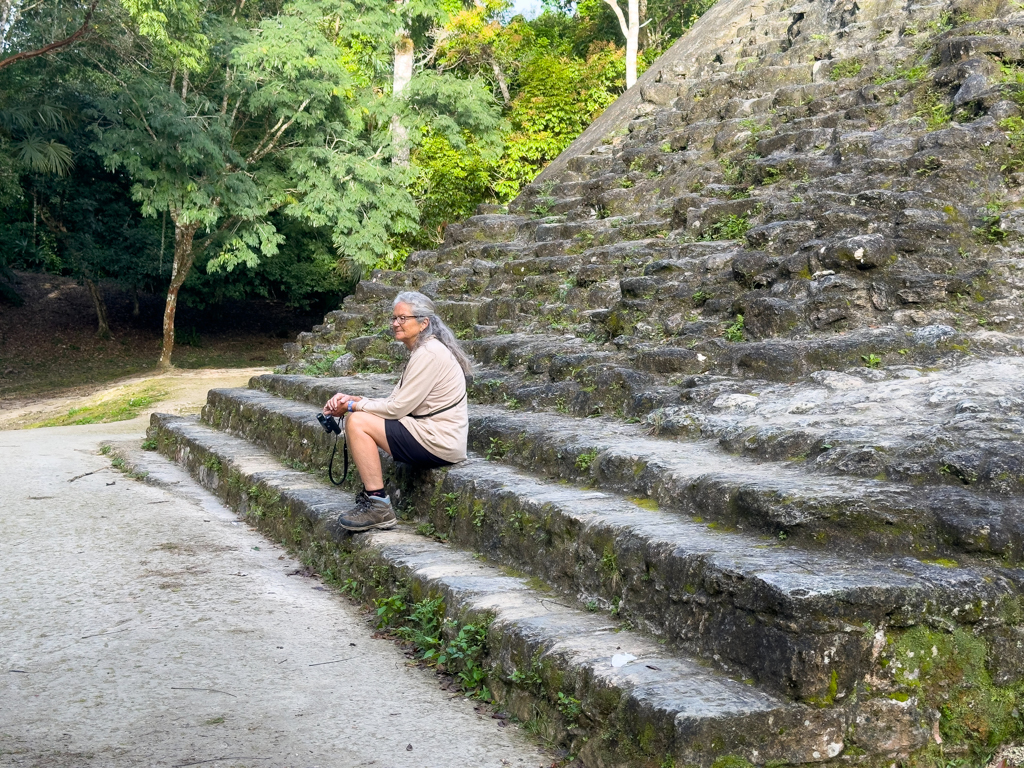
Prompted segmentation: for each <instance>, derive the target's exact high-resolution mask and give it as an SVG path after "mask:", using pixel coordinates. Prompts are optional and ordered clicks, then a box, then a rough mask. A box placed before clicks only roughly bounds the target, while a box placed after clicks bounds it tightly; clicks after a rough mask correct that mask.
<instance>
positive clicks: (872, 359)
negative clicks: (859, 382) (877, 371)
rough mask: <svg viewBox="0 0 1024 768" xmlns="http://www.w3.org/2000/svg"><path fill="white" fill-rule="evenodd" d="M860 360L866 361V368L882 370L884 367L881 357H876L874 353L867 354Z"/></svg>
mask: <svg viewBox="0 0 1024 768" xmlns="http://www.w3.org/2000/svg"><path fill="white" fill-rule="evenodd" d="M860 359H861V360H863V361H864V367H865V368H881V367H882V358H881V357H879V356H878V355H876V354H875V353H873V352H872V353H870V354H867V355H861V356H860Z"/></svg>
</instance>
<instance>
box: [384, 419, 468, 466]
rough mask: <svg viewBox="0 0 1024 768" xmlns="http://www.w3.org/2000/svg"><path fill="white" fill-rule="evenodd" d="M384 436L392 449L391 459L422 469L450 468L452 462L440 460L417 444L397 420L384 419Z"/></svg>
mask: <svg viewBox="0 0 1024 768" xmlns="http://www.w3.org/2000/svg"><path fill="white" fill-rule="evenodd" d="M384 436H385V437H387V439H388V447H389V448H391V458H393V459H394V460H395V461H400V462H402V463H403V464H410V465H412V466H414V467H419V468H420V469H434V468H435V467H450V466H451V465H452V462H450V461H445V460H444V459H439V458H437V456H435V455H434V454H432V453H431V452H430V451H428V450H427V449H426V448H424V447H423V446H422V445H420V444H419V442H417V440H416V438H415V437H413V436H412V433H410V432H409V430H408V429H406V428H405V425H404V424H403V423H402V422H400V421H398V420H396V419H384Z"/></svg>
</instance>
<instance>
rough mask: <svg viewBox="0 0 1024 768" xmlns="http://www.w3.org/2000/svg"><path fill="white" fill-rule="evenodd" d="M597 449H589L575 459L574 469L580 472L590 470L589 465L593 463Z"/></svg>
mask: <svg viewBox="0 0 1024 768" xmlns="http://www.w3.org/2000/svg"><path fill="white" fill-rule="evenodd" d="M597 453H598V451H597V449H596V448H591V449H590V450H588V451H584V452H583V453H581V454H579V455H578V456H577V457H576V469H578V470H580V471H581V472H586V471H587V470H589V469H590V465H591V464H593V463H594V459H596V458H597Z"/></svg>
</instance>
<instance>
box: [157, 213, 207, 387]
mask: <svg viewBox="0 0 1024 768" xmlns="http://www.w3.org/2000/svg"><path fill="white" fill-rule="evenodd" d="M171 220H172V221H173V222H174V264H173V265H172V267H171V284H170V285H169V286H168V287H167V303H166V304H165V305H164V349H163V352H162V353H161V354H160V367H161V368H170V367H171V353H172V352H174V313H175V312H176V311H177V309H178V291H179V290H181V285H182V283H184V282H185V278H186V277H188V273H189V272H191V271H192V260H193V259H194V258H195V255H194V254H193V253H192V238H193V237H194V236H195V234H196V230H197V229H199V225H198V224H180V223H179V222H178V215H177V213H176V212H174V211H172V212H171Z"/></svg>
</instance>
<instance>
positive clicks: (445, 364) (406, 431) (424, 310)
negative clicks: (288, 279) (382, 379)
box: [324, 291, 471, 531]
mask: <svg viewBox="0 0 1024 768" xmlns="http://www.w3.org/2000/svg"><path fill="white" fill-rule="evenodd" d="M391 328H392V330H393V331H394V335H395V339H396V340H397V341H400V342H402V343H403V344H405V346H406V348H407V349H408V350H409V351H410V352H411V353H412V354H411V355H410V356H409V362H408V363H406V366H405V371H404V372H403V373H402V378H401V379H399V381H398V386H396V387H395V389H394V391H393V392H392V393H391V395H390V396H389V397H387V398H365V397H360V396H359V395H346V394H345V393H343V392H339V393H338V394H336V395H335V396H334V397H332V398H331V399H330V400H328V401H327V405H325V406H324V413H326V414H330V415H332V416H345V438H346V440H348V447H349V451H350V452H351V453H352V458H353V459H354V461H355V463H356V468H357V469H358V470H359V477H360V479H361V480H362V481H363V490H362V491H360V492H359V494H358V495H357V496H356V507H355V509H353V510H352V511H351V512H346V513H344V514H342V515H341V517H340V518H339V520H338V522H339V524H340V525H341V526H342V527H343V528H346V529H348V530H350V531H366V530H369V529H370V528H391V527H393V526H394V525H395V523H396V518H395V511H394V509H393V508H392V506H391V498H390V497H389V496H388V495H387V493H385V491H384V474H383V472H382V471H381V466H380V454H379V453H378V452H377V449H378V448H381V449H383V450H384V451H386V452H387V453H388V454H390V455H391V456H392V457H393V458H394V459H395V461H401V462H403V463H406V464H411V465H412V466H414V467H421V468H425V469H432V468H434V467H445V466H449V465H451V464H455V463H457V462H460V461H465V459H466V441H467V440H468V438H469V407H468V405H467V402H466V374H467V373H469V372H470V369H471V363H470V361H469V358H468V357H467V356H466V353H465V352H463V351H462V347H460V346H459V342H458V341H457V340H456V338H455V334H454V333H452V331H451V329H450V328H449V327H448V326H447V325H445V324H444V322H442V320H441V318H439V317H438V316H437V312H436V310H435V309H434V302H432V301H431V300H430V299H429V298H427V297H426V296H424V295H423V294H422V293H417V292H416V291H403V292H402V293H400V294H398V296H396V297H395V301H394V305H393V310H392V318H391Z"/></svg>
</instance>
